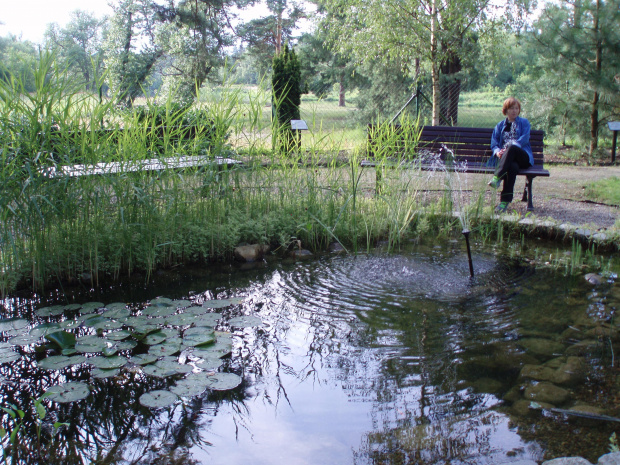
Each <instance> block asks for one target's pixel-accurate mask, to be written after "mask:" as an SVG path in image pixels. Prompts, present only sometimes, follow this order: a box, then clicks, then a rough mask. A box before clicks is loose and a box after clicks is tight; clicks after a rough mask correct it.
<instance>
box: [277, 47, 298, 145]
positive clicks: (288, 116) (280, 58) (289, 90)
mask: <svg viewBox="0 0 620 465" xmlns="http://www.w3.org/2000/svg"><path fill="white" fill-rule="evenodd" d="M272 67H273V75H272V78H271V86H272V93H273V97H272V99H273V109H274V112H275V114H274V118H273V123H274V133H275V134H276V137H275V138H274V140H277V142H275V143H276V144H277V146H278V147H280V150H284V151H288V150H289V149H291V148H294V147H297V145H298V143H297V141H296V140H295V133H294V132H293V131H292V130H291V127H290V122H291V120H294V119H300V110H299V107H300V105H301V93H302V90H301V64H300V62H299V60H298V59H297V55H296V54H295V50H293V49H292V48H289V46H288V44H285V46H284V48H283V49H282V52H281V53H280V54H278V55H276V56H274V57H273V65H272Z"/></svg>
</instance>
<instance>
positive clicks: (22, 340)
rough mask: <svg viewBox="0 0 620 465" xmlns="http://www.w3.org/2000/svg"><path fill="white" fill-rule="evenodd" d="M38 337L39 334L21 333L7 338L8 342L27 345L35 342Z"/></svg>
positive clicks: (39, 337) (37, 340)
mask: <svg viewBox="0 0 620 465" xmlns="http://www.w3.org/2000/svg"><path fill="white" fill-rule="evenodd" d="M40 339H41V336H36V335H32V334H22V335H21V336H15V337H12V338H11V339H9V342H10V343H11V344H14V345H16V346H29V345H30V344H36V343H37V342H39V340H40Z"/></svg>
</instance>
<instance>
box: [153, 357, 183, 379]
mask: <svg viewBox="0 0 620 465" xmlns="http://www.w3.org/2000/svg"><path fill="white" fill-rule="evenodd" d="M183 367H187V368H183ZM188 368H189V370H191V369H192V367H190V366H189V365H180V364H179V363H178V362H174V363H170V362H165V363H162V361H161V360H159V361H157V362H155V363H154V364H152V365H146V366H145V367H144V368H142V371H144V373H145V374H147V375H149V376H154V377H156V378H168V377H170V376H176V375H180V374H184V373H188V371H187V369H188Z"/></svg>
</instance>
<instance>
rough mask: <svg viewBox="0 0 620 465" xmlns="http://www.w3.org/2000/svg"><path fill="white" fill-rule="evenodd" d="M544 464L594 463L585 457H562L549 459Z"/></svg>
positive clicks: (570, 464)
mask: <svg viewBox="0 0 620 465" xmlns="http://www.w3.org/2000/svg"><path fill="white" fill-rule="evenodd" d="M542 465H592V464H591V463H590V462H588V461H587V460H586V459H584V458H583V457H560V458H557V459H553V460H547V461H545V462H543V463H542Z"/></svg>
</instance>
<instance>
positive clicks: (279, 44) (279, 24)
mask: <svg viewBox="0 0 620 465" xmlns="http://www.w3.org/2000/svg"><path fill="white" fill-rule="evenodd" d="M280 50H282V10H279V11H278V19H277V24H276V55H277V54H278V53H280Z"/></svg>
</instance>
